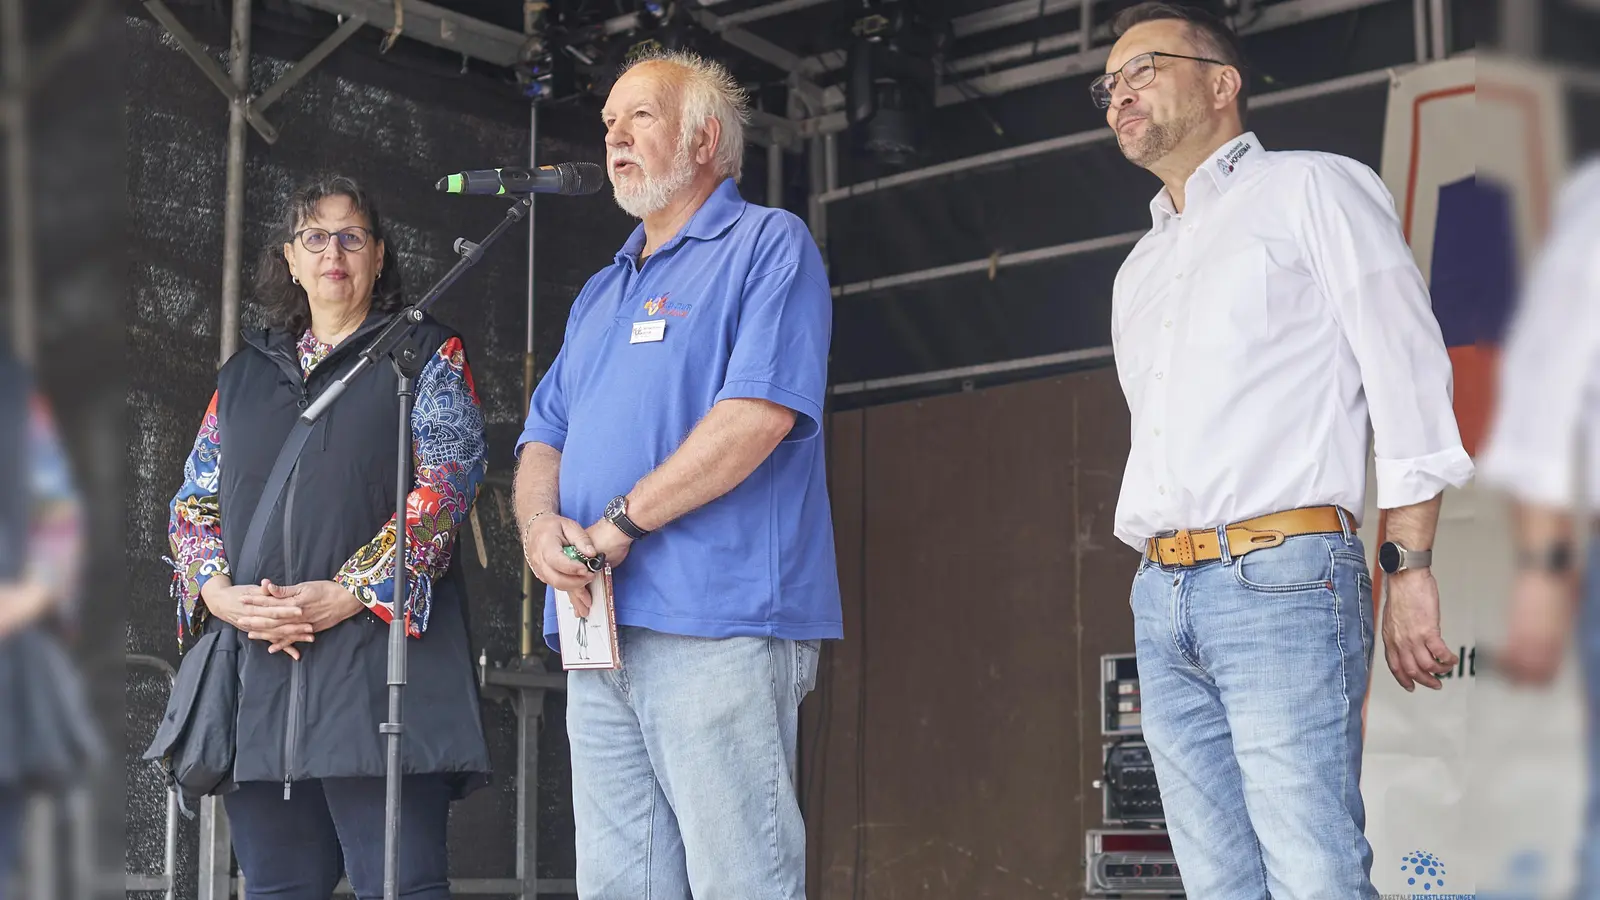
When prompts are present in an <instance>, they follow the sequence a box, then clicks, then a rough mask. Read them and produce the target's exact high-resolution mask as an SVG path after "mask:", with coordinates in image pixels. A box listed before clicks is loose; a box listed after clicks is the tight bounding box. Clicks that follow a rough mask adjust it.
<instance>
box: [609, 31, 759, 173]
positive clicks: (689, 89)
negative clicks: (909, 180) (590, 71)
mask: <svg viewBox="0 0 1600 900" xmlns="http://www.w3.org/2000/svg"><path fill="white" fill-rule="evenodd" d="M645 63H663V64H665V65H669V66H673V67H674V68H676V69H677V70H678V71H679V72H680V73H681V74H682V76H683V80H682V82H681V83H680V85H679V86H678V90H679V93H678V113H679V115H681V116H682V117H683V123H682V126H681V127H682V129H683V131H682V134H681V135H680V137H679V140H681V141H684V142H687V141H688V140H689V139H690V138H692V137H693V136H694V135H695V134H696V133H697V132H698V131H699V130H700V129H701V128H703V127H705V123H706V120H707V119H716V120H717V122H718V123H720V124H721V126H722V136H721V138H720V139H719V140H718V142H717V151H716V156H714V157H713V158H712V160H711V162H712V165H714V166H716V168H717V174H719V175H721V176H722V177H724V178H732V179H733V180H734V181H738V180H739V176H741V175H743V174H744V126H745V125H746V124H748V123H749V121H750V98H749V95H748V94H746V93H745V90H744V88H742V87H740V86H739V82H737V81H735V80H734V77H733V75H732V73H730V72H729V71H728V69H727V67H726V66H724V65H723V64H722V63H719V62H717V61H715V60H710V59H706V58H705V57H703V56H700V55H698V54H695V53H690V52H688V51H685V50H653V51H648V52H645V53H641V54H639V56H637V57H636V58H634V59H631V60H629V61H628V64H627V65H626V66H624V67H623V70H622V73H623V74H626V73H628V72H629V71H631V70H632V69H633V68H634V67H635V66H640V65H643V64H645Z"/></svg>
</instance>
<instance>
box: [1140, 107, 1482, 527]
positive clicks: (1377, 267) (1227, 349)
mask: <svg viewBox="0 0 1600 900" xmlns="http://www.w3.org/2000/svg"><path fill="white" fill-rule="evenodd" d="M1184 192H1185V196H1186V199H1187V202H1186V203H1185V207H1184V211H1183V213H1182V214H1179V213H1178V212H1177V211H1176V210H1175V209H1174V207H1173V204H1172V198H1171V195H1170V194H1168V192H1167V190H1166V189H1165V188H1163V189H1162V191H1161V193H1160V194H1158V195H1157V196H1156V198H1155V199H1154V200H1152V201H1151V203H1150V216H1151V219H1152V223H1153V224H1152V227H1151V229H1150V233H1149V234H1147V235H1145V236H1144V237H1143V238H1141V239H1140V240H1139V243H1138V244H1137V245H1135V246H1134V248H1133V251H1132V252H1131V253H1130V254H1129V255H1128V259H1127V260H1126V261H1125V262H1124V263H1123V264H1122V269H1121V270H1120V271H1119V272H1118V273H1117V279H1116V283H1115V286H1114V288H1113V290H1112V315H1111V342H1112V347H1113V349H1114V351H1115V353H1116V362H1117V376H1118V378H1119V379H1120V380H1121V382H1122V390H1123V393H1124V394H1125V395H1126V396H1127V399H1128V408H1129V410H1130V412H1131V413H1132V416H1133V447H1132V450H1131V451H1130V452H1129V454H1128V466H1127V470H1126V472H1125V473H1124V475H1123V479H1122V494H1121V497H1120V498H1119V499H1118V501H1117V513H1116V523H1115V532H1116V535H1117V537H1118V538H1120V539H1121V540H1122V541H1124V542H1125V543H1127V544H1129V545H1131V546H1133V547H1135V548H1140V549H1142V548H1143V547H1144V545H1145V541H1146V540H1147V539H1148V538H1150V537H1152V536H1155V535H1157V534H1160V533H1163V532H1166V531H1171V530H1173V529H1182V528H1211V527H1215V526H1217V525H1223V524H1227V523H1230V522H1237V521H1240V520H1242V519H1249V518H1252V517H1255V516H1260V515H1266V514H1268V513H1274V512H1281V511H1283V510H1287V509H1294V508H1298V507H1306V506H1325V505H1337V506H1342V507H1344V508H1345V509H1346V510H1348V511H1350V512H1351V513H1352V514H1353V515H1355V516H1358V517H1359V516H1360V514H1361V510H1363V509H1364V508H1365V503H1366V484H1367V450H1368V442H1367V436H1368V428H1367V423H1368V419H1369V416H1370V419H1371V423H1372V433H1373V434H1374V435H1375V440H1374V445H1375V446H1374V449H1375V450H1376V456H1377V482H1378V484H1377V487H1378V497H1377V500H1378V506H1379V507H1380V508H1384V509H1389V508H1393V507H1399V506H1408V505H1410V504H1413V503H1420V502H1422V501H1425V500H1428V499H1430V498H1432V497H1433V496H1434V495H1435V494H1438V493H1439V492H1440V491H1441V490H1443V488H1444V487H1445V486H1446V485H1455V486H1460V485H1462V484H1465V483H1466V482H1467V480H1468V479H1470V478H1471V477H1472V460H1471V459H1470V458H1469V457H1468V456H1467V454H1466V451H1465V450H1463V449H1462V446H1461V437H1460V433H1459V431H1458V430H1457V427H1456V419H1455V413H1454V411H1453V410H1452V408H1451V367H1450V359H1449V356H1448V355H1447V353H1446V352H1445V347H1444V339H1443V337H1442V335H1441V333H1440V331H1439V323H1438V321H1437V320H1436V319H1435V318H1434V316H1433V310H1432V306H1431V304H1430V302H1429V299H1428V288H1427V286H1426V285H1425V284H1424V283H1423V280H1422V275H1421V273H1420V272H1418V271H1417V266H1416V263H1415V261H1414V260H1413V259H1412V255H1411V250H1410V248H1409V247H1407V246H1406V242H1405V239H1404V237H1403V236H1402V233H1401V229H1400V222H1399V219H1398V217H1397V216H1396V215H1395V211H1394V201H1393V198H1392V197H1390V195H1389V191H1388V189H1387V188H1385V187H1384V185H1383V182H1382V181H1381V180H1379V178H1378V176H1377V175H1376V174H1375V173H1374V172H1373V171H1372V170H1371V169H1369V168H1367V167H1366V166H1363V165H1361V164H1360V163H1357V162H1355V161H1354V160H1351V159H1347V158H1345V157H1341V156H1335V155H1332V154H1328V153H1311V152H1299V151H1295V152H1271V151H1267V150H1265V149H1263V148H1262V147H1261V144H1260V142H1259V141H1257V140H1256V136H1255V135H1254V134H1248V133H1247V134H1244V135H1242V136H1240V137H1239V138H1237V139H1235V140H1232V141H1228V142H1227V143H1225V144H1223V146H1222V148H1221V149H1219V150H1218V151H1217V152H1216V154H1214V155H1213V157H1212V158H1211V159H1208V160H1207V161H1206V162H1205V163H1204V164H1203V165H1201V166H1200V168H1199V169H1198V170H1197V171H1196V172H1195V173H1194V174H1193V175H1191V176H1190V177H1189V180H1188V181H1187V182H1186V183H1185V185H1184Z"/></svg>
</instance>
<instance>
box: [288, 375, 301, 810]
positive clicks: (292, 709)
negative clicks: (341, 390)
mask: <svg viewBox="0 0 1600 900" xmlns="http://www.w3.org/2000/svg"><path fill="white" fill-rule="evenodd" d="M300 397H301V400H300V402H301V404H302V408H304V405H305V404H306V401H307V392H306V386H305V384H304V383H303V382H302V383H301V385H300ZM299 480H300V466H299V465H296V466H295V467H294V468H293V469H291V470H290V472H289V486H288V488H287V489H286V490H285V491H284V494H283V577H284V580H286V581H288V582H289V583H290V584H293V583H294V580H293V572H292V570H291V567H292V566H293V565H294V543H293V538H294V488H295V484H296V482H298V481H299ZM303 662H304V660H300V661H296V660H294V659H291V660H289V714H288V721H287V722H285V723H284V728H283V799H285V800H288V799H289V792H290V787H289V785H290V782H292V781H294V751H295V746H296V745H297V744H298V741H297V740H296V738H297V737H299V732H300V679H301V674H300V667H301V664H302V663H303Z"/></svg>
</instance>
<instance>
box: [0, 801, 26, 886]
mask: <svg viewBox="0 0 1600 900" xmlns="http://www.w3.org/2000/svg"><path fill="white" fill-rule="evenodd" d="M27 808H28V803H27V795H26V794H24V793H23V792H22V791H19V790H17V789H16V788H10V787H5V786H0V900H5V897H6V890H7V889H8V888H9V887H10V884H11V879H12V878H15V877H16V874H17V857H18V856H19V855H20V854H21V851H22V817H23V814H24V812H26V811H27Z"/></svg>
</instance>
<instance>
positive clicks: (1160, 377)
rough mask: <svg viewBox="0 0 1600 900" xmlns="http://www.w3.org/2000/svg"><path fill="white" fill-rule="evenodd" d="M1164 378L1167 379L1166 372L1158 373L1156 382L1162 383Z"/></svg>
mask: <svg viewBox="0 0 1600 900" xmlns="http://www.w3.org/2000/svg"><path fill="white" fill-rule="evenodd" d="M1164 377H1166V373H1165V372H1157V373H1156V380H1157V381H1160V380H1161V379H1162V378H1164Z"/></svg>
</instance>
